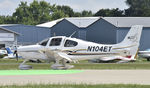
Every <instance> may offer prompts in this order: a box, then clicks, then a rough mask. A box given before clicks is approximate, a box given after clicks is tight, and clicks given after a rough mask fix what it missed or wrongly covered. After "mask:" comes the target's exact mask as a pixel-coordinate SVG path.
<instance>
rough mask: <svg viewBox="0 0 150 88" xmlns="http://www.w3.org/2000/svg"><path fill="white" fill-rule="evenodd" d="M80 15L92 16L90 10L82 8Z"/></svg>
mask: <svg viewBox="0 0 150 88" xmlns="http://www.w3.org/2000/svg"><path fill="white" fill-rule="evenodd" d="M81 16H82V17H90V16H92V11H86V10H83V11H82V12H81Z"/></svg>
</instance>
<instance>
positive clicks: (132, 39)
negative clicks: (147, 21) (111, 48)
mask: <svg viewBox="0 0 150 88" xmlns="http://www.w3.org/2000/svg"><path fill="white" fill-rule="evenodd" d="M142 29H143V26H142V25H134V26H132V27H131V29H130V30H129V32H128V33H127V35H126V37H125V38H124V40H123V41H122V42H121V43H119V45H121V46H122V47H124V46H126V47H124V49H125V50H127V52H126V53H127V54H128V55H129V56H131V59H135V58H136V56H137V52H138V49H139V45H140V38H141V34H142Z"/></svg>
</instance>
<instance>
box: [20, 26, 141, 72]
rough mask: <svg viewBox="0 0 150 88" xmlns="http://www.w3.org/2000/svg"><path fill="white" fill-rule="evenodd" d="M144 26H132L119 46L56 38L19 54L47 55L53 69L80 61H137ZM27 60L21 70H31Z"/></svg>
mask: <svg viewBox="0 0 150 88" xmlns="http://www.w3.org/2000/svg"><path fill="white" fill-rule="evenodd" d="M142 28H143V26H141V25H136V26H132V27H131V29H130V30H129V32H128V34H127V35H126V37H125V39H124V40H123V41H122V42H121V43H118V44H113V45H110V44H98V43H93V42H88V41H84V40H81V39H77V38H71V37H65V36H56V37H51V38H49V39H48V40H46V41H43V42H42V43H41V44H39V45H35V46H28V47H26V48H22V49H23V50H21V49H18V53H24V54H27V53H28V52H32V51H34V52H35V51H38V52H42V55H43V54H45V55H46V57H47V58H48V59H50V60H51V61H54V62H55V64H53V65H52V66H51V67H52V69H69V68H72V67H74V66H72V65H68V64H66V62H68V61H69V62H76V61H78V60H87V59H88V60H89V59H96V58H97V59H99V58H100V59H101V60H103V61H110V60H118V61H119V62H129V61H134V60H136V55H137V52H138V47H139V42H140V37H141V32H142ZM26 61H27V59H26V60H25V61H24V62H23V63H22V64H21V65H20V67H19V68H20V69H29V68H30V66H27V65H24V63H25V62H26Z"/></svg>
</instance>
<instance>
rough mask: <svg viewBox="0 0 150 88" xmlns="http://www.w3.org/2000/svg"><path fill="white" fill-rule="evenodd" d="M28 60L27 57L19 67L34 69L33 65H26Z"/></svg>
mask: <svg viewBox="0 0 150 88" xmlns="http://www.w3.org/2000/svg"><path fill="white" fill-rule="evenodd" d="M26 61H27V60H26V59H25V60H24V61H23V62H22V63H21V64H20V65H19V67H18V68H19V69H20V70H29V69H32V66H31V65H25V62H26Z"/></svg>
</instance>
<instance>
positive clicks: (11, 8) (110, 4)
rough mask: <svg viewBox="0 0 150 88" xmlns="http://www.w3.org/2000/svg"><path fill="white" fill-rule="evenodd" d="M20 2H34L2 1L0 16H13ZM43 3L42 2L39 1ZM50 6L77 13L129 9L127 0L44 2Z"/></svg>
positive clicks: (47, 0)
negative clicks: (71, 9) (53, 5)
mask: <svg viewBox="0 0 150 88" xmlns="http://www.w3.org/2000/svg"><path fill="white" fill-rule="evenodd" d="M20 1H27V3H28V4H30V3H31V2H32V1H33V0H0V15H5V16H6V15H12V13H13V12H15V9H16V8H17V7H18V5H19V3H20ZM38 1H41V0H38ZM44 1H46V2H49V3H50V4H56V5H68V6H70V7H71V8H73V10H74V11H76V12H81V11H83V10H91V11H92V12H93V13H95V12H97V11H98V10H99V9H102V8H103V9H105V8H110V9H111V8H119V9H121V10H123V9H126V8H128V6H127V5H126V4H125V1H126V0H44Z"/></svg>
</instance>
